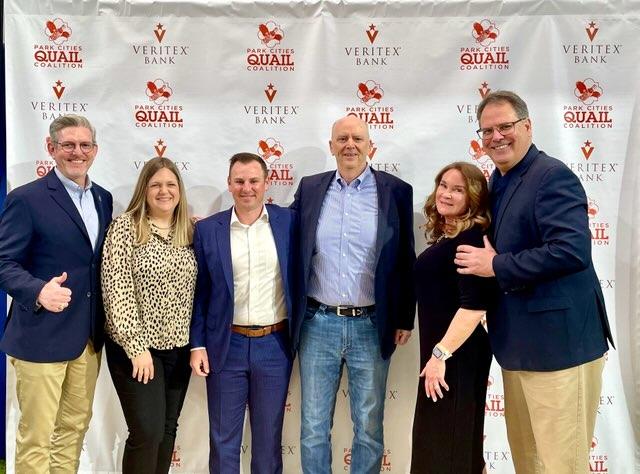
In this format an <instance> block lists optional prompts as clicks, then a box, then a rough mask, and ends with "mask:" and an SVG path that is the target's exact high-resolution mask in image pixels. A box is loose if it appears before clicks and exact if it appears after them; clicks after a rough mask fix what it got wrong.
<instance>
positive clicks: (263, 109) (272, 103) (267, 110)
mask: <svg viewBox="0 0 640 474" xmlns="http://www.w3.org/2000/svg"><path fill="white" fill-rule="evenodd" d="M278 92H279V91H278V89H277V87H276V86H275V85H274V84H273V82H269V83H268V84H267V85H266V86H264V89H263V90H262V94H261V95H260V100H261V102H262V103H255V102H254V103H253V104H244V105H243V106H242V108H243V111H244V114H245V115H246V116H247V117H251V118H252V121H253V123H254V124H256V125H287V124H288V123H289V122H290V121H291V120H292V119H294V118H296V117H298V115H299V114H300V111H301V109H302V106H301V105H299V104H291V103H282V101H281V100H280V98H281V97H282V94H281V95H278ZM285 92H286V91H285ZM285 100H286V99H285Z"/></svg>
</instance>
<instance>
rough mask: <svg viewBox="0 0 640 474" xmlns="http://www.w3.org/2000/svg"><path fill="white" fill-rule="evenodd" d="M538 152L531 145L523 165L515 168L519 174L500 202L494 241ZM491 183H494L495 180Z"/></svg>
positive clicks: (513, 178)
mask: <svg viewBox="0 0 640 474" xmlns="http://www.w3.org/2000/svg"><path fill="white" fill-rule="evenodd" d="M538 153H539V152H538V149H537V148H536V147H535V145H531V147H530V148H529V151H528V152H527V154H526V155H525V156H524V158H523V159H522V166H520V167H519V169H517V170H514V171H515V172H516V173H517V174H518V175H517V176H513V177H512V178H511V181H510V182H509V185H508V187H507V189H505V190H504V196H503V197H502V201H501V202H500V208H499V209H498V215H497V216H496V218H495V225H494V227H493V241H494V243H495V242H496V239H497V236H498V235H499V233H498V232H499V230H500V225H501V224H502V220H503V218H504V214H505V212H506V210H507V207H508V206H509V201H511V199H512V198H513V196H514V194H515V192H516V190H517V189H518V187H519V186H520V184H522V177H523V176H524V175H525V174H526V172H527V171H528V170H529V167H530V166H531V163H533V160H534V159H535V157H536V156H537V155H538ZM516 166H518V165H516ZM495 172H496V173H497V172H498V170H496V171H495ZM491 184H493V182H492V183H491Z"/></svg>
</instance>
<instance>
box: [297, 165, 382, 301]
mask: <svg viewBox="0 0 640 474" xmlns="http://www.w3.org/2000/svg"><path fill="white" fill-rule="evenodd" d="M377 229H378V189H377V187H376V180H375V178H374V176H373V173H372V172H371V169H370V168H369V166H367V167H366V168H365V170H364V172H363V173H362V174H361V175H360V176H358V177H357V178H356V179H354V180H353V181H352V182H351V183H350V184H347V182H346V181H345V180H344V179H343V178H342V177H341V176H340V174H339V172H338V171H336V176H335V178H334V180H333V181H332V182H331V184H330V185H329V189H328V190H327V194H326V195H325V197H324V201H323V203H322V209H321V211H320V219H319V221H318V229H317V231H316V242H315V248H314V254H313V256H312V258H311V276H310V281H309V291H308V296H310V297H312V298H314V299H316V300H317V301H319V302H321V303H324V304H327V305H330V306H338V305H352V306H369V305H372V304H375V287H374V277H375V264H376V234H377Z"/></svg>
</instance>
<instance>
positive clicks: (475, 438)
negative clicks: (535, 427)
mask: <svg viewBox="0 0 640 474" xmlns="http://www.w3.org/2000/svg"><path fill="white" fill-rule="evenodd" d="M423 212H424V215H425V217H426V220H427V222H426V224H425V226H424V227H425V237H426V239H427V242H428V243H429V244H430V247H429V248H427V250H425V251H424V252H423V253H422V254H421V255H420V256H419V257H418V259H417V261H416V264H415V267H414V277H415V285H416V294H417V296H418V319H419V324H420V367H424V368H423V370H422V372H421V373H420V376H421V377H424V378H425V381H424V387H423V386H422V384H420V385H419V386H418V399H417V403H416V411H415V417H414V422H413V454H412V459H411V472H412V473H414V474H427V473H434V474H449V473H450V474H465V473H468V474H479V473H482V472H483V469H484V458H483V453H482V440H483V431H484V408H485V398H486V393H487V378H488V375H489V366H490V365H491V350H490V348H489V339H488V337H487V333H486V331H485V330H484V328H483V327H482V325H481V324H480V321H481V319H482V318H483V316H484V314H485V312H486V310H487V307H488V305H489V298H490V295H491V294H492V291H493V290H492V285H493V280H492V279H489V278H481V277H477V276H472V275H461V274H459V273H458V272H457V271H456V265H455V264H454V263H453V260H454V258H455V253H456V247H457V246H458V245H462V244H468V245H473V246H476V247H483V246H484V243H483V233H484V232H485V231H486V229H487V228H488V227H489V221H490V218H489V196H488V191H487V182H486V179H485V177H484V175H483V174H482V173H481V172H480V170H479V169H478V168H477V167H475V166H474V165H472V164H469V163H464V162H457V163H452V164H450V165H448V166H446V167H445V168H444V169H442V170H441V171H440V172H439V173H438V175H437V177H436V179H435V189H434V191H433V192H432V193H431V194H430V195H429V197H428V198H427V201H426V203H425V205H424V208H423ZM450 357H451V358H450ZM445 361H446V362H445ZM445 369H446V375H445ZM443 389H444V390H443ZM436 402H437V403H436Z"/></svg>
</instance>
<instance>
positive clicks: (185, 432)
mask: <svg viewBox="0 0 640 474" xmlns="http://www.w3.org/2000/svg"><path fill="white" fill-rule="evenodd" d="M4 3H5V5H4V8H5V17H4V18H5V20H4V22H5V25H4V26H5V30H4V31H5V41H6V45H5V47H6V83H7V112H6V114H7V144H8V157H7V172H8V182H9V187H10V189H11V188H14V187H16V186H18V185H21V184H23V183H26V182H28V181H30V180H33V179H35V178H37V177H39V176H42V175H43V174H45V173H46V172H47V171H48V170H49V169H50V168H51V167H52V166H53V162H52V161H51V160H50V159H49V157H48V155H47V153H46V151H45V147H44V138H45V136H46V134H47V127H48V124H49V123H50V122H51V120H52V119H53V118H55V117H57V116H58V115H59V114H62V113H67V112H74V113H80V114H83V115H86V116H87V117H89V118H90V119H91V120H92V122H93V123H94V124H95V125H96V127H97V130H98V142H99V146H100V148H99V153H98V157H97V159H96V162H95V164H94V166H93V168H92V170H91V177H92V179H94V180H95V181H97V182H98V183H100V184H101V185H103V186H105V187H106V188H108V189H110V190H111V191H112V192H113V195H114V200H115V202H114V207H115V215H118V214H119V213H121V212H122V210H123V208H124V207H125V206H126V205H127V203H128V201H129V198H130V195H131V192H132V189H133V186H134V183H135V180H136V177H137V174H138V172H139V170H140V168H141V166H142V164H143V163H144V161H145V160H147V159H149V158H151V157H154V156H165V157H169V158H171V159H173V160H175V162H176V163H177V164H178V167H179V169H180V171H181V172H182V174H183V177H184V180H185V183H186V187H187V195H188V198H189V202H190V206H191V208H192V211H193V213H194V214H196V215H200V216H204V215H209V214H211V213H214V212H217V211H219V210H221V209H224V208H226V207H228V206H229V205H230V203H231V199H230V196H229V195H228V193H226V190H225V187H226V174H227V160H228V158H229V157H230V156H231V155H232V154H233V153H236V152H239V151H251V152H256V153H259V154H261V155H262V156H263V157H264V159H265V161H266V162H267V163H268V166H269V169H270V175H269V176H270V179H271V184H272V186H271V188H270V190H269V191H268V196H267V197H268V200H269V201H270V202H275V203H279V204H283V205H287V204H288V203H290V202H291V201H292V199H293V193H294V191H295V189H296V186H297V183H298V181H299V179H300V178H301V177H302V176H305V175H308V174H312V173H316V172H320V171H323V170H327V169H331V168H333V167H334V161H333V158H332V157H331V155H330V153H329V150H328V139H329V134H330V126H331V123H332V122H333V121H334V120H335V119H337V118H338V117H340V116H343V115H346V114H355V115H358V116H360V117H362V118H363V119H365V120H366V121H367V122H368V123H369V124H370V129H371V138H372V140H373V142H374V146H373V148H372V150H371V153H370V159H371V165H372V166H373V167H374V168H376V169H379V170H385V171H388V172H390V173H393V174H395V175H397V176H399V177H401V178H402V179H405V180H407V181H409V182H410V183H411V184H412V185H413V187H414V199H415V202H414V207H415V220H416V244H417V247H418V249H417V250H418V251H421V250H422V249H423V248H424V239H423V237H422V234H421V231H420V229H418V225H419V224H421V223H422V221H423V219H422V217H421V215H420V209H421V206H422V203H423V200H424V198H425V197H426V195H427V194H428V193H429V192H430V191H431V189H432V187H433V178H434V176H435V174H436V172H437V171H438V170H439V169H440V168H441V167H442V166H443V165H444V164H446V163H448V162H451V161H454V160H466V161H468V162H470V163H475V164H477V166H478V167H480V168H481V169H482V170H483V171H484V172H485V174H486V175H487V176H488V175H489V173H490V172H491V171H492V169H493V166H492V164H491V161H490V160H489V158H488V156H487V155H486V154H485V153H484V151H483V149H482V145H481V143H480V142H479V141H478V139H477V137H476V134H475V129H476V128H477V123H476V119H475V109H476V105H477V104H478V102H479V101H480V100H481V99H482V97H483V96H484V95H485V94H487V92H489V91H491V90H496V89H512V90H515V91H517V92H518V93H520V94H521V95H522V96H523V97H524V98H525V100H527V101H528V104H529V107H530V111H531V118H532V121H533V129H534V142H535V143H536V144H537V145H538V147H539V148H541V149H543V150H545V151H546V152H547V153H549V154H550V155H553V156H556V157H558V158H560V159H562V160H564V161H565V162H566V163H567V165H568V166H569V167H570V168H571V169H572V170H573V171H574V172H575V173H576V174H577V175H578V176H579V177H580V180H581V181H582V183H583V184H584V187H585V188H586V191H587V194H588V197H589V217H590V226H591V232H592V238H593V258H594V261H595V264H596V268H597V270H598V273H599V275H600V278H601V279H602V280H601V283H602V287H603V289H604V293H605V297H606V300H607V306H608V309H609V314H610V319H611V324H612V327H613V331H614V335H615V337H616V342H617V344H618V350H617V351H610V352H609V353H608V358H607V364H606V368H605V373H604V387H603V391H602V397H601V401H600V408H599V416H598V422H597V426H596V432H595V436H594V437H593V442H592V449H591V453H590V472H591V473H594V474H595V473H611V474H631V473H633V472H640V471H639V470H638V464H637V463H638V461H637V456H638V454H637V450H638V445H637V442H636V441H635V439H636V438H635V437H634V429H635V430H636V435H637V434H638V433H637V432H638V426H637V425H638V420H640V415H639V414H638V407H639V406H640V405H639V404H638V398H639V396H638V387H639V386H640V385H639V384H638V382H637V380H638V378H637V375H635V376H634V374H638V371H639V370H640V369H639V368H638V360H640V351H639V345H640V330H639V329H638V309H637V308H638V300H639V299H640V296H639V293H640V292H639V290H638V289H639V288H640V285H639V284H638V273H637V272H638V271H637V268H638V265H640V263H639V257H638V250H639V249H638V247H639V242H640V233H639V231H638V228H639V227H640V222H638V212H637V209H638V208H639V206H640V198H639V197H638V191H637V188H638V184H637V176H638V168H639V165H638V163H639V162H640V153H639V152H638V149H640V122H639V121H640V106H639V104H638V93H639V92H640V86H639V74H638V72H639V69H640V67H639V66H638V59H639V56H640V54H639V51H640V48H639V43H638V38H639V36H640V5H639V3H638V2H637V1H634V2H629V1H610V2H608V3H603V2H596V1H587V2H577V1H574V2H569V1H554V2H539V1H533V0H532V1H524V0H523V1H507V2H498V1H495V2H492V1H477V2H474V1H469V2H463V1H452V2H441V1H435V0H434V1H423V2H419V1H414V2H400V1H398V2H382V3H381V2H360V1H358V2H353V3H352V4H349V3H346V4H345V3H343V2H338V1H316V2H302V1H299V2H298V1H293V2H277V1H276V2H266V1H255V2H249V1H238V2H228V1H227V2H226V3H220V2H206V1H205V0H200V1H197V0H192V1H184V2H164V1H162V2H149V1H141V0H140V1H122V0H114V1H110V2H102V1H96V0H86V1H82V2H69V1H68V0H67V1H63V0H59V1H56V0H47V1H35V0H8V1H5V2H4ZM417 340H418V338H417V337H416V336H414V337H413V338H412V341H411V343H410V344H409V345H408V346H406V347H403V348H400V349H399V350H398V351H397V352H396V355H395V356H394V358H393V363H392V365H391V374H390V379H389V385H388V391H387V393H388V396H387V410H386V421H385V429H386V431H385V435H386V443H385V456H384V460H383V466H382V471H384V472H391V473H406V472H408V469H409V460H410V449H411V442H410V440H411V425H412V419H413V411H414V404H415V396H416V390H417V385H418V373H419V368H418V344H417ZM107 370H108V369H107V367H106V364H105V365H104V366H103V370H102V372H101V374H100V379H99V382H98V384H99V386H98V390H97V395H96V401H95V411H94V416H93V420H92V423H91V428H90V430H89V433H88V434H87V437H86V443H85V447H84V451H83V454H82V464H81V471H82V472H102V473H106V472H118V471H119V463H120V459H121V456H122V450H123V446H124V441H125V439H126V436H127V433H126V426H125V424H124V420H123V416H122V413H121V409H120V406H119V404H118V400H117V397H116V394H115V391H114V390H113V388H112V384H111V381H110V378H109V375H108V373H107ZM8 374H9V380H8V388H7V390H8V402H7V420H8V425H7V438H8V440H7V453H8V455H9V457H10V458H11V457H12V456H13V450H14V439H13V434H14V433H15V425H16V419H17V416H18V410H17V405H16V401H15V396H14V390H15V387H14V385H15V383H14V380H13V369H11V368H10V367H9V368H8ZM343 382H344V381H343ZM338 399H339V402H338V407H337V409H336V415H335V426H334V435H333V445H334V460H333V468H334V472H344V471H349V464H350V453H349V446H350V439H351V424H350V419H349V411H348V410H349V408H348V399H349V393H348V391H347V389H346V385H344V384H343V385H342V388H341V389H340V392H339V396H338ZM299 419H300V397H299V379H298V375H297V371H296V373H295V374H294V376H293V379H292V381H291V387H290V394H289V399H288V401H287V406H286V422H285V425H286V426H285V433H284V439H283V445H282V455H283V458H284V463H285V472H286V473H298V472H300V471H301V470H300V464H299V440H298V436H299V424H300V422H299ZM442 422H443V423H446V420H442ZM207 429H208V426H207V406H206V396H205V390H204V384H203V381H202V380H201V379H195V378H194V379H193V380H192V382H191V386H190V389H189V394H188V397H187V400H186V403H185V407H184V410H183V413H182V417H181V419H180V427H179V433H178V439H177V443H176V448H175V453H174V457H173V468H172V472H175V473H204V472H206V470H207V456H208V438H207V433H208V431H207ZM249 439H250V438H247V437H245V442H244V443H245V444H243V446H242V452H243V453H244V455H243V469H244V472H245V473H246V472H248V466H249V462H248V461H249V456H250V449H251V447H250V445H249V444H248V442H249ZM424 442H425V443H428V442H429V440H425V441H424ZM484 455H485V459H486V462H487V467H488V471H489V472H492V473H512V472H513V466H512V463H511V457H510V452H509V446H508V444H507V441H506V436H505V428H504V401H503V395H502V381H501V377H500V372H499V369H498V367H497V366H495V364H494V367H493V368H492V372H491V376H490V377H489V380H488V394H487V400H486V427H485V448H484ZM12 463H13V461H12V460H11V459H10V460H9V461H8V468H9V472H11V471H12Z"/></svg>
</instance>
